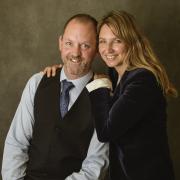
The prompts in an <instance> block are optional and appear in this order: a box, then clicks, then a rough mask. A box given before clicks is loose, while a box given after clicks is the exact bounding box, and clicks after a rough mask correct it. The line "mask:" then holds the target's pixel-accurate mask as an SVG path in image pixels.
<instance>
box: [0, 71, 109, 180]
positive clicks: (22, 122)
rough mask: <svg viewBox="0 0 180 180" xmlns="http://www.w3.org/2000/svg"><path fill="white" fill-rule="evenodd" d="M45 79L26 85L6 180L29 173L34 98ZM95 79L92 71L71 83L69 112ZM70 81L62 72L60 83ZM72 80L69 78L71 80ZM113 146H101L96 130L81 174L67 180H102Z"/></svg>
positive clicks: (7, 153) (10, 140) (8, 146)
mask: <svg viewBox="0 0 180 180" xmlns="http://www.w3.org/2000/svg"><path fill="white" fill-rule="evenodd" d="M42 77H43V74H42V73H38V74H35V75H33V76H32V77H31V78H30V79H29V81H28V82H27V84H26V87H25V89H24V91H23V94H22V97H21V101H20V103H19V105H18V108H17V110H16V113H15V116H14V118H13V121H12V123H11V126H10V129H9V132H8V134H7V137H6V141H5V147H4V154H3V162H2V177H3V180H23V179H24V176H25V174H26V164H27V162H28V159H29V157H28V149H29V146H30V143H29V141H30V140H31V138H32V134H33V125H34V113H33V107H34V96H35V93H36V89H37V87H38V85H39V83H40V81H41V79H42ZM91 77H92V72H89V73H88V74H86V75H85V76H83V77H81V78H79V79H76V80H69V81H72V83H73V84H74V85H75V87H74V88H73V89H72V90H71V91H70V102H69V107H68V109H70V108H71V106H72V105H73V103H74V102H75V101H76V99H77V97H78V96H79V94H80V93H81V91H82V90H83V88H84V87H85V86H86V84H87V83H88V81H89V80H90V79H91ZM63 79H67V77H66V76H65V73H64V70H63V69H62V71H61V78H60V81H62V80H63ZM67 80H68V79H67ZM108 153H109V145H108V144H104V143H100V142H99V141H98V139H97V135H96V132H95V131H94V133H93V136H92V139H91V142H90V145H89V149H88V152H87V156H86V158H85V159H84V161H83V163H82V167H81V170H80V172H78V173H76V172H74V173H73V174H71V175H70V176H68V177H67V178H66V179H65V180H99V179H101V178H102V175H103V174H104V172H105V171H106V170H107V167H108V165H109V160H108Z"/></svg>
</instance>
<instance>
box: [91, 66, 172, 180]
mask: <svg viewBox="0 0 180 180" xmlns="http://www.w3.org/2000/svg"><path fill="white" fill-rule="evenodd" d="M90 97H91V102H92V105H93V112H94V116H95V126H96V130H97V135H98V138H99V140H100V141H102V142H110V155H109V156H110V177H111V180H173V179H174V174H173V170H172V163H171V159H170V155H169V148H168V140H167V128H166V100H165V97H164V95H163V92H162V89H161V88H160V86H159V85H158V83H157V80H156V78H155V76H154V75H153V74H152V73H151V72H150V71H148V70H146V69H143V68H139V69H135V70H132V71H126V72H125V73H124V75H123V77H122V78H121V81H120V83H119V84H118V86H117V87H116V89H115V91H114V95H113V97H111V96H110V93H109V90H108V89H107V88H99V89H97V90H94V91H92V92H91V93H90Z"/></svg>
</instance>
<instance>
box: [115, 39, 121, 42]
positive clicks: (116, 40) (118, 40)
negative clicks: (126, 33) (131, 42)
mask: <svg viewBox="0 0 180 180" xmlns="http://www.w3.org/2000/svg"><path fill="white" fill-rule="evenodd" d="M114 42H115V43H121V42H122V41H121V40H120V39H115V40H114Z"/></svg>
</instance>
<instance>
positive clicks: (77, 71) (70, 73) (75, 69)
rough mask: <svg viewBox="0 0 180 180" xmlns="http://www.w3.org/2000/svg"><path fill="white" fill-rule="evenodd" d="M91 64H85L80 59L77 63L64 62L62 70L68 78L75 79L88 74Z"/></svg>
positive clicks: (69, 60) (68, 60)
mask: <svg viewBox="0 0 180 180" xmlns="http://www.w3.org/2000/svg"><path fill="white" fill-rule="evenodd" d="M90 68H91V64H89V63H85V61H83V60H82V59H78V61H77V62H73V61H72V59H67V60H66V61H64V70H65V73H66V75H67V77H69V78H73V79H77V78H80V77H82V76H84V75H85V74H87V73H88V72H89V70H90Z"/></svg>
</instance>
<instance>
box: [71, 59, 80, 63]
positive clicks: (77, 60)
mask: <svg viewBox="0 0 180 180" xmlns="http://www.w3.org/2000/svg"><path fill="white" fill-rule="evenodd" d="M71 61H72V62H74V63H78V62H80V60H79V59H71Z"/></svg>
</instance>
